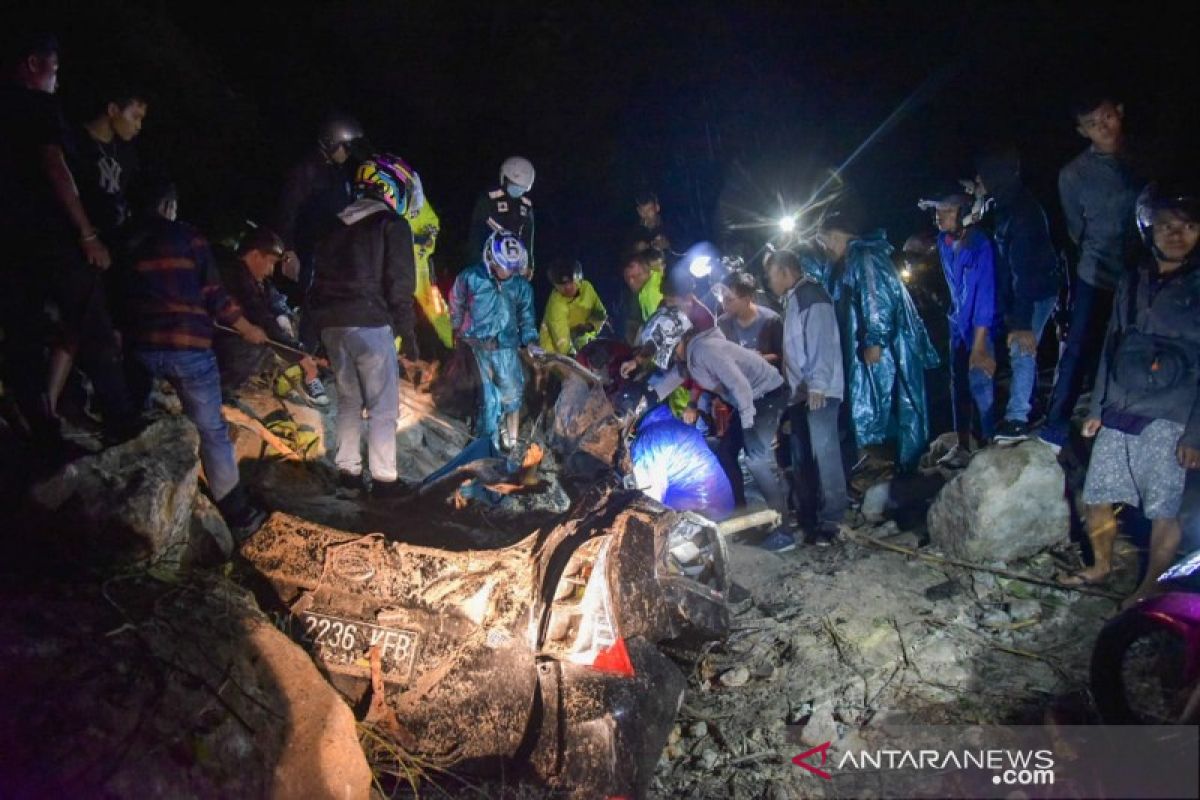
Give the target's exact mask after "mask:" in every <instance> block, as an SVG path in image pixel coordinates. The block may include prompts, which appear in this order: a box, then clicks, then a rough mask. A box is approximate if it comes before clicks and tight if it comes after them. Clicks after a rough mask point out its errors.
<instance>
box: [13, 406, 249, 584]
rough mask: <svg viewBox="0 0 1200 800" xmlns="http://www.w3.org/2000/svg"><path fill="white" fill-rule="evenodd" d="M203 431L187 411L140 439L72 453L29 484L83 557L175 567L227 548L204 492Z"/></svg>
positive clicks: (223, 528) (226, 537)
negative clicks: (55, 469) (50, 474)
mask: <svg viewBox="0 0 1200 800" xmlns="http://www.w3.org/2000/svg"><path fill="white" fill-rule="evenodd" d="M199 445H200V437H199V435H198V434H197V432H196V428H195V427H194V426H193V425H192V423H191V422H189V421H188V420H187V419H186V418H184V417H179V416H169V417H165V418H162V419H159V420H157V421H155V422H153V423H152V424H150V425H149V426H148V427H146V429H145V430H143V431H142V432H141V434H139V435H138V436H137V437H135V438H133V439H131V440H130V441H128V442H125V443H123V444H121V445H118V446H116V447H110V448H108V449H107V450H104V451H102V452H100V453H97V454H95V455H90V456H84V457H83V458H80V459H77V460H75V461H73V462H71V463H70V464H68V465H67V466H66V467H64V468H63V469H62V470H61V471H60V472H59V473H58V474H56V475H54V476H53V477H51V478H49V479H48V480H46V481H43V482H42V483H40V484H38V485H36V486H34V487H33V490H32V492H31V494H32V497H33V500H34V502H35V504H36V505H37V506H38V507H40V509H42V510H43V511H45V512H52V513H53V514H54V519H53V524H52V525H49V526H48V527H49V528H50V529H52V530H53V531H54V532H55V534H56V536H58V537H61V539H62V540H63V544H64V545H65V546H66V548H67V549H70V550H73V551H74V552H75V555H76V557H77V558H78V559H79V560H81V561H92V562H94V563H97V564H101V563H110V562H117V563H153V564H155V565H156V566H158V567H160V568H176V567H179V566H186V565H188V564H190V563H196V562H202V561H204V558H205V554H211V553H213V552H218V553H220V552H224V553H228V552H229V550H230V548H231V547H232V538H231V537H230V535H229V529H228V528H227V527H226V526H225V523H224V521H223V520H222V519H221V516H220V514H219V513H217V512H216V509H215V508H213V506H212V504H211V503H210V502H208V500H207V498H204V497H202V496H201V494H200V492H199V486H198V477H199V474H200V460H199V457H198V456H197V450H198V448H199Z"/></svg>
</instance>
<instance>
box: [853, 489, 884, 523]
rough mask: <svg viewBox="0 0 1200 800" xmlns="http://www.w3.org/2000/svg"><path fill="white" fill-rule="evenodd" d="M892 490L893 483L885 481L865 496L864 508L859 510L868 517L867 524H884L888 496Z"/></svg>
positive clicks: (869, 490) (868, 490)
mask: <svg viewBox="0 0 1200 800" xmlns="http://www.w3.org/2000/svg"><path fill="white" fill-rule="evenodd" d="M891 488H892V482H891V481H884V482H883V483H877V484H875V485H874V486H872V487H871V488H870V489H867V492H866V494H865V495H863V501H862V508H860V509H859V510H860V511H861V512H862V515H863V516H864V517H866V519H867V522H872V523H876V522H883V514H884V511H886V510H887V505H888V494H889V492H890V490H891Z"/></svg>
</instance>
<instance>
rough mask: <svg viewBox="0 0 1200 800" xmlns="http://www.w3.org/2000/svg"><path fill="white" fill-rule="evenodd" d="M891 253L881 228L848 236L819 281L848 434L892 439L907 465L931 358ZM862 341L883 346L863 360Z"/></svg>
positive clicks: (912, 459)
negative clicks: (828, 300)
mask: <svg viewBox="0 0 1200 800" xmlns="http://www.w3.org/2000/svg"><path fill="white" fill-rule="evenodd" d="M891 254H892V246H891V245H890V244H888V243H887V240H886V239H885V238H884V234H883V232H882V231H877V232H875V233H872V234H868V235H867V236H865V237H863V238H861V239H855V240H853V241H852V242H850V247H849V250H848V251H847V253H846V258H845V259H844V261H843V263H841V264H835V265H833V267H832V268H831V269H830V270H829V272H828V275H827V278H826V280H827V286H828V287H829V293H830V296H831V297H832V298H833V302H834V310H835V312H836V313H837V316H838V325H839V327H840V329H841V336H842V354H843V357H844V358H845V367H846V385H847V388H848V390H849V393H848V396H847V402H849V404H850V419H851V424H852V426H853V428H854V438H855V441H856V442H857V444H858V446H859V447H860V448H861V447H867V446H870V445H879V444H883V443H884V442H885V441H887V440H889V439H895V440H896V443H897V447H896V450H897V460H898V463H899V466H900V468H901V469H911V468H913V467H915V466H916V463H917V461H918V459H920V457H921V454H922V453H924V452H925V449H926V447H927V445H928V444H929V412H928V407H927V404H926V394H925V370H927V369H932V368H933V367H936V366H937V365H938V363H939V359H938V355H937V351H936V350H935V349H934V347H933V343H932V342H931V341H930V340H929V333H928V332H927V331H926V330H925V323H924V322H922V321H921V317H920V315H918V314H917V309H916V306H914V305H913V301H912V297H910V296H909V294H908V290H907V289H906V288H905V287H904V283H903V282H902V281H901V280H900V275H899V273H897V272H896V267H895V265H894V264H893V263H892V258H891ZM808 268H809V265H808V264H805V269H808ZM868 347H881V348H882V349H883V354H882V358H881V359H880V361H879V362H878V363H876V364H871V365H868V364H867V363H866V362H865V361H863V358H862V352H863V350H864V349H865V348H868Z"/></svg>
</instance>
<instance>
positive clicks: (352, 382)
mask: <svg viewBox="0 0 1200 800" xmlns="http://www.w3.org/2000/svg"><path fill="white" fill-rule="evenodd" d="M321 341H322V342H323V343H324V344H325V352H326V353H327V354H328V355H329V362H330V364H331V366H332V367H333V375H334V381H335V385H336V386H337V421H336V423H335V425H334V428H335V430H336V431H337V453H336V454H335V455H334V459H333V462H334V464H336V465H337V468H338V469H339V470H341V471H342V472H345V473H349V474H350V475H361V474H362V469H363V467H362V425H363V418H362V417H363V409H364V408H365V409H366V411H367V464H368V466H369V469H370V473H371V478H372V479H373V480H375V481H379V482H383V483H391V482H392V481H394V480H396V478H397V476H398V473H397V471H396V420H397V419H399V418H400V367H399V366H398V365H397V363H396V344H395V339H394V338H393V336H392V329H391V327H389V326H387V325H384V326H381V327H378V328H326V329H325V330H323V331H321Z"/></svg>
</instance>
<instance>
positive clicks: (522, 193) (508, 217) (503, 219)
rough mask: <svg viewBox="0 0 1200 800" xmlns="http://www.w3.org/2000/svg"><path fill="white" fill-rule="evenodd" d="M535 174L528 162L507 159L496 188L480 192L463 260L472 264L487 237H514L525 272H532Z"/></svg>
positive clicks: (480, 251) (527, 160) (472, 215)
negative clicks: (522, 250) (523, 256)
mask: <svg viewBox="0 0 1200 800" xmlns="http://www.w3.org/2000/svg"><path fill="white" fill-rule="evenodd" d="M534 176H535V173H534V170H533V164H531V163H530V162H529V159H527V158H522V157H521V156H510V157H509V158H506V159H504V163H503V164H501V165H500V185H499V186H498V187H496V188H495V189H491V190H490V191H487V192H484V193H483V194H482V195H480V196H479V200H477V201H476V203H475V211H474V212H473V213H472V214H471V227H470V228H469V229H468V230H469V235H468V238H467V257H468V258H470V259H472V260H474V259H476V258H478V257H479V254H480V253H482V252H483V247H484V245H485V244H486V243H487V240H488V237H490V236H491V235H492V234H494V233H499V234H502V235H503V234H505V233H508V234H510V235H512V236H514V237H516V238H517V239H518V240H519V241H520V242H521V245H522V246H523V247H524V248H525V252H526V253H527V254H528V259H527V260H528V262H529V263H528V264H527V265H526V267H525V269H527V270H529V271H532V270H533V268H534V258H533V238H534V236H533V235H534V222H533V201H532V200H530V199H529V191H530V190H531V189H532V188H533V179H534Z"/></svg>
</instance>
